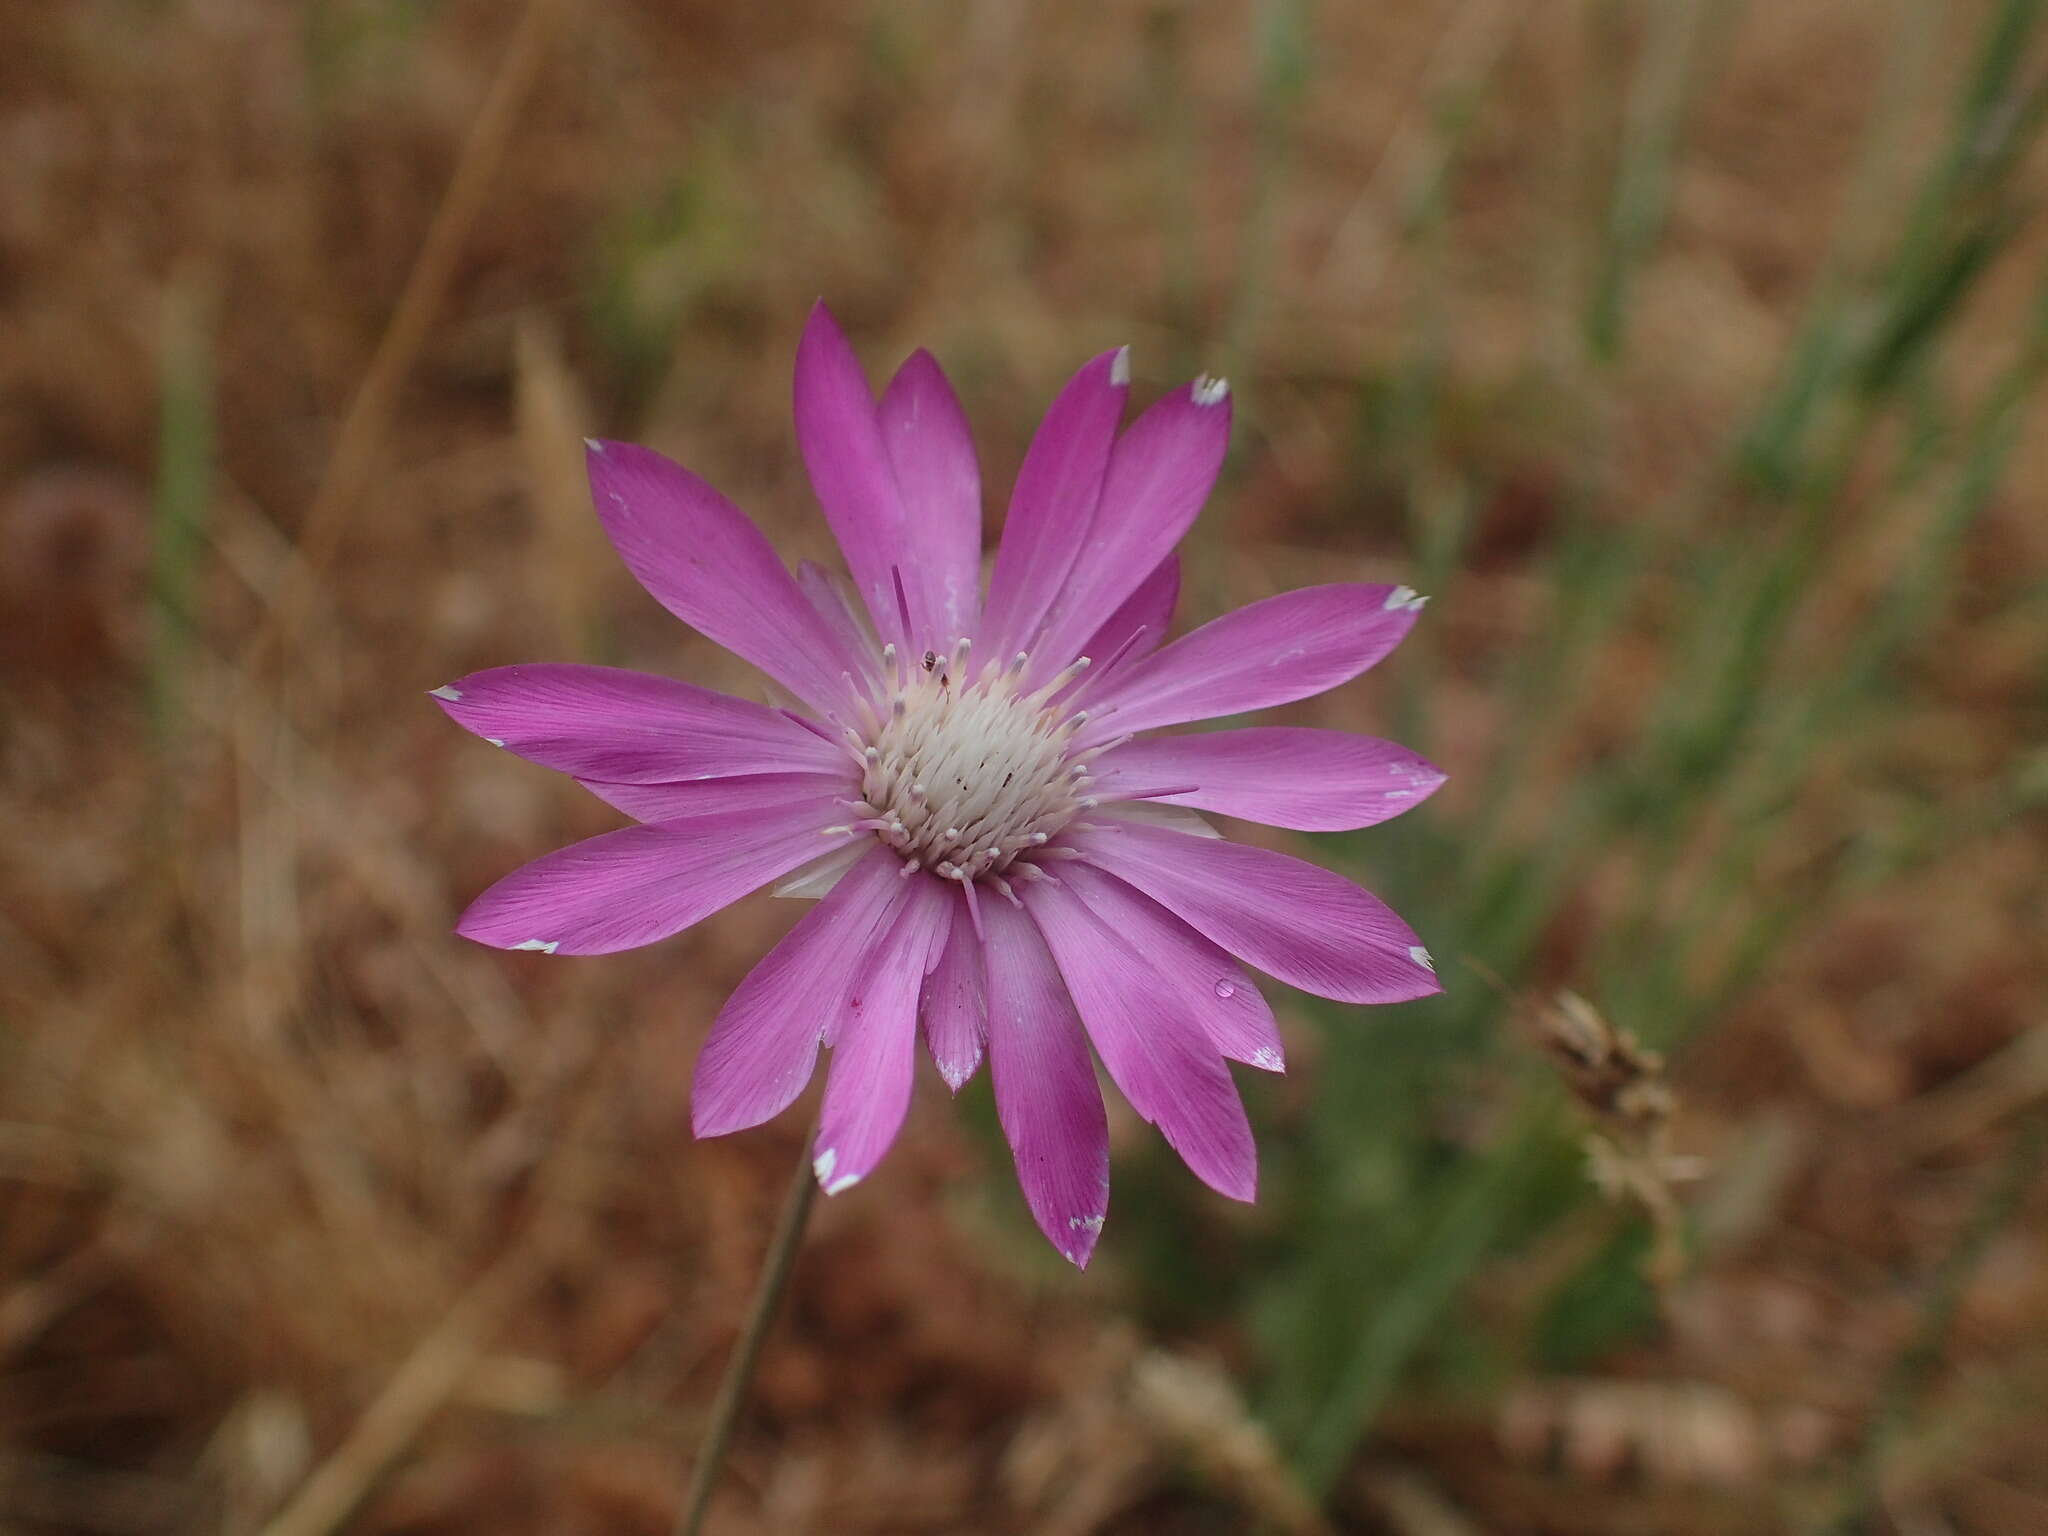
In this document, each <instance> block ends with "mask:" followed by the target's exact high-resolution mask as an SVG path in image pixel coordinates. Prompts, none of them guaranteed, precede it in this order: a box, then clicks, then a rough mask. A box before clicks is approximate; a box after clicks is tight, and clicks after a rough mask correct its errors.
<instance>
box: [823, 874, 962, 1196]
mask: <svg viewBox="0 0 2048 1536" xmlns="http://www.w3.org/2000/svg"><path fill="white" fill-rule="evenodd" d="M905 884H906V885H907V886H908V887H909V889H908V892H907V893H906V896H905V899H904V903H903V909H902V911H901V912H899V913H898V914H897V917H896V921H895V923H894V925H893V926H892V927H891V928H890V930H889V933H888V936H887V937H886V938H885V939H884V940H883V941H882V942H881V943H880V944H879V945H877V946H876V947H875V949H874V951H873V952H872V954H870V956H869V957H868V961H867V964H866V965H865V966H864V967H862V968H861V970H860V971H859V972H858V975H857V980H856V982H855V985H854V988H853V990H852V991H851V992H850V993H849V994H848V995H847V999H846V1004H845V1011H844V1013H843V1015H842V1022H841V1024H840V1027H839V1030H838V1032H837V1043H836V1044H835V1045H834V1046H833V1048H832V1071H831V1075H830V1076H829V1077H828V1078H827V1079H826V1081H825V1103H824V1106H823V1108H822V1109H821V1110H820V1112H819V1117H818V1142H817V1149H816V1155H815V1157H814V1158H813V1160H812V1163H813V1167H814V1168H815V1170H816V1172H817V1175H818V1183H819V1185H820V1186H821V1187H822V1188H823V1189H824V1191H825V1193H826V1194H828V1195H836V1194H838V1193H839V1192H840V1191H841V1190H843V1189H850V1188H852V1187H853V1186H854V1185H855V1184H858V1183H859V1182H860V1181H861V1180H862V1179H864V1178H866V1177H867V1176H868V1175H869V1174H870V1173H872V1172H873V1171H874V1168H875V1165H876V1164H877V1163H879V1162H881V1160H882V1156H883V1154H884V1153H886V1152H887V1151H888V1150H889V1145H890V1143H891V1142H893V1141H895V1139H896V1132H897V1131H898V1130H899V1129H901V1128H902V1125H903V1116H904V1112H905V1111H906V1110H908V1109H909V1108H910V1083H911V1069H912V1067H913V1065H914V1064H915V1060H916V1055H917V997H918V992H919V990H920V989H921V988H922V986H923V985H924V978H925V975H926V973H927V972H928V971H929V970H930V969H931V965H932V961H933V958H934V956H935V955H936V954H937V953H938V951H939V947H940V946H941V945H943V944H944V943H945V941H946V932H947V922H948V918H949V917H950V914H951V908H952V903H951V901H950V900H949V893H948V892H947V891H945V890H943V889H942V888H941V882H939V881H938V880H936V879H933V878H931V877H930V876H923V877H917V878H913V879H911V880H908V881H906V882H905Z"/></svg>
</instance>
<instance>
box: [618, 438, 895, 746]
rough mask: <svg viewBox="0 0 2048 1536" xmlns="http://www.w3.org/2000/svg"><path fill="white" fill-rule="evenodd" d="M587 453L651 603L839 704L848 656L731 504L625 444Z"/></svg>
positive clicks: (798, 688)
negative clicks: (651, 597)
mask: <svg viewBox="0 0 2048 1536" xmlns="http://www.w3.org/2000/svg"><path fill="white" fill-rule="evenodd" d="M588 462H589V466H590V495H591V500H592V501H593V502H594V503H595V505H596V507H597V515H598V517H599V519H600V520H601V521H602V522H603V524H604V530H605V533H606V535H607V536H608V537H609V538H610V539H611V541H612V545H613V547H614V548H616V549H617V550H618V552H619V555H620V557H621V558H622V559H623V560H624V561H625V562H626V566H627V568H628V569H629V570H631V571H632V573H633V575H634V577H635V579H637V580H638V581H639V583H640V585H641V586H643V587H645V588H646V589H647V590H648V592H649V593H650V594H651V595H652V596H653V598H654V600H655V601H656V602H658V603H660V604H661V606H662V607H664V608H666V609H667V610H668V611H669V612H670V613H672V614H674V615H675V616H676V617H677V618H679V619H681V620H682V621H683V622H684V623H685V624H688V625H689V626H690V627H691V628H692V629H695V630H697V631H698V632H699V633H700V634H702V635H704V636H705V637H706V638H707V639H710V640H715V641H716V642H717V643H718V644H720V645H722V646H724V647H725V648H726V649H727V650H729V651H731V652H732V653H733V654H734V655H735V656H738V657H741V658H742V659H744V660H746V661H750V662H752V663H753V664H754V665H755V666H757V667H759V668H760V669H761V670H762V671H763V672H766V673H767V674H768V675H769V676H770V677H772V678H774V679H775V680H776V681H777V682H779V683H781V684H782V685H783V686H784V687H785V688H787V689H789V691H790V692H791V693H793V694H795V695H796V696H797V697H798V698H800V699H802V700H803V701H804V702H805V703H806V704H809V705H810V706H811V707H812V708H813V709H817V710H820V711H828V710H833V709H837V708H839V707H841V706H842V705H843V704H844V702H845V700H846V685H845V683H844V682H843V681H842V680H841V678H842V674H844V673H845V672H846V671H848V670H849V669H857V666H858V663H857V661H856V660H855V659H854V658H852V657H849V656H848V655H846V654H845V652H844V649H843V647H842V646H841V645H840V643H839V642H838V640H837V639H836V638H835V637H834V636H833V634H832V632H831V631H830V630H828V629H827V628H826V627H825V624H824V621H823V620H821V619H820V618H819V617H818V615H817V613H816V612H815V611H814V610H813V609H812V607H811V605H810V604H809V603H807V602H805V601H804V598H803V594H802V593H801V592H799V591H798V590H797V586H796V583H795V582H794V581H793V580H791V579H790V574H789V572H788V571H786V570H784V569H783V566H782V562H781V560H779V559H778V558H777V557H776V554H775V550H774V548H773V547H772V546H771V545H770V544H769V543H768V541H767V539H765V538H764V537H762V534H761V530H760V529H758V528H756V527H755V526H754V525H753V524H752V523H751V522H749V521H747V518H746V516H745V515H744V514H743V513H742V512H741V511H740V510H739V508H737V507H735V506H734V505H733V504H732V503H731V502H729V501H727V500H726V499H725V498H724V497H723V496H721V495H719V494H718V492H716V491H714V490H713V489H712V488H711V487H710V486H708V485H706V484H705V483H704V482H703V481H702V480H700V479H698V478H697V477H696V476H695V475H693V474H691V473H690V472H689V471H688V470H686V469H684V468H683V467H682V466H681V465H680V464H676V463H673V462H671V461H670V460H668V459H665V458H663V457H662V456H661V455H660V454H658V453H655V452H654V451H653V450H651V449H648V448H641V447H637V446H635V445H634V444H632V443H592V444H591V445H590V453H589V459H588Z"/></svg>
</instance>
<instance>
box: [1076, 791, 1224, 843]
mask: <svg viewBox="0 0 2048 1536" xmlns="http://www.w3.org/2000/svg"><path fill="white" fill-rule="evenodd" d="M1088 819H1089V820H1090V821H1142V822H1144V823H1145V825H1147V826H1148V827H1167V828H1170V829H1171V830H1173V831H1175V832H1185V833H1186V834H1187V835H1188V836H1189V837H1221V836H1222V835H1223V834H1222V833H1221V832H1218V831H1217V830H1216V828H1215V827H1214V826H1212V825H1211V824H1210V823H1209V821H1208V820H1207V819H1206V818H1205V817H1204V816H1203V815H1202V813H1201V812H1199V811H1191V810H1189V809H1187V807H1185V806H1180V805H1161V804H1160V803H1159V802H1158V801H1157V800H1111V801H1108V802H1106V803H1105V804H1103V805H1101V806H1099V807H1098V808H1096V809H1095V810H1093V811H1090V812H1089V813H1088Z"/></svg>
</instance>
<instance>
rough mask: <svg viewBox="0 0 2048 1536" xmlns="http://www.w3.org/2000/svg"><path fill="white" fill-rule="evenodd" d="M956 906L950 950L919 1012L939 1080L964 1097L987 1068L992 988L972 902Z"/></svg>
mask: <svg viewBox="0 0 2048 1536" xmlns="http://www.w3.org/2000/svg"><path fill="white" fill-rule="evenodd" d="M951 905H952V909H953V915H952V925H951V927H950V928H949V930H948V931H947V934H946V947H945V951H944V953H943V954H942V955H941V956H940V957H939V963H938V965H937V967H936V968H934V970H933V971H932V973H931V975H930V976H928V977H926V978H925V983H924V999H923V1002H922V1003H921V1005H920V1006H919V1009H918V1012H919V1016H920V1018H921V1019H922V1020H923V1023H924V1040H925V1045H926V1046H927V1047H928V1048H929V1049H930V1051H931V1053H932V1061H933V1063H934V1064H935V1065H936V1066H937V1067H938V1069H939V1076H941V1077H943V1078H944V1079H945V1080H946V1086H947V1087H948V1088H950V1089H952V1090H953V1091H954V1092H955V1093H958V1092H959V1091H960V1089H961V1087H962V1085H963V1084H965V1083H966V1082H967V1080H968V1079H969V1078H971V1077H973V1076H974V1071H975V1068H977V1067H979V1066H980V1065H981V1053H982V1049H983V1047H985V1046H986V1045H987V1044H988V985H987V980H986V977H985V975H984V970H983V966H982V961H981V937H980V935H979V934H977V933H976V932H975V931H974V923H973V921H972V920H971V919H970V918H969V917H968V914H967V903H966V902H965V901H963V900H961V899H960V898H959V897H958V896H955V897H953V898H952V901H951Z"/></svg>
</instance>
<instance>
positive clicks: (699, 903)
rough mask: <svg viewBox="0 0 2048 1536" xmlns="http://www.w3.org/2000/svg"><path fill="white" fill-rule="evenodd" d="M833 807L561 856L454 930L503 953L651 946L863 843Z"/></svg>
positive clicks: (645, 834)
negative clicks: (841, 829)
mask: <svg viewBox="0 0 2048 1536" xmlns="http://www.w3.org/2000/svg"><path fill="white" fill-rule="evenodd" d="M835 813H836V814H840V815H843V814H844V813H843V812H841V811H840V810H839V808H838V807H836V806H834V805H833V804H832V802H831V801H830V800H802V801H796V802H791V803H788V804H785V805H783V806H782V807H780V808H779V809H775V810H741V811H714V812H710V813H708V814H705V815H700V816H686V817H683V818H681V819H679V820H676V821H665V822H659V823H656V824H654V825H651V826H641V827H627V828H625V829H623V830H622V831H618V832H607V833H605V834H604V835H603V836H602V837H593V838H590V839H588V840H587V841H585V842H581V843H573V844H571V845H570V846H569V847H567V848H560V849H557V850H556V851H555V852H553V853H551V854H548V855H547V856H546V857H544V858H539V859H536V860H534V861H533V862H532V863H531V864H528V865H526V866H525V867H523V868H521V869H515V870H514V871H512V873H511V874H509V875H507V876H506V877H505V878H504V879H502V880H500V881H499V882H498V883H497V884H496V885H494V886H492V887H491V888H490V889H489V890H487V891H485V892H484V893H483V895H481V896H479V897H477V899H476V900H475V901H473V902H472V903H470V907H469V910H468V911H467V912H465V913H463V914H462V921H461V922H460V923H458V924H457V925H456V929H455V931H456V932H457V933H459V934H461V935H463V937H465V938H470V939H475V940H476V941H477V942H478V943H479V944H489V945H492V946H494V947H495V948H498V949H541V950H546V951H547V952H548V953H550V954H564V955H603V954H610V953H612V952H613V951H614V950H621V949H633V948H636V947H637V946H639V945H642V944H652V943H653V942H654V941H655V940H656V939H665V938H667V937H668V936H669V935H670V934H672V933H680V932H681V931H682V930H683V929H685V928H687V927H689V926H690V925H691V924H692V923H695V922H698V921H700V920H701V919H703V918H706V917H709V916H710V915H711V914H712V913H713V912H716V911H717V910H718V909H719V908H720V907H724V906H729V905H731V904H732V903H733V902H735V901H738V900H739V899H740V897H742V896H744V895H746V894H747V892H749V891H751V890H753V889H755V888H756V887H757V886H762V885H766V884H767V883H768V882H769V881H771V880H773V879H775V878H776V877H777V876H779V875H785V874H787V873H789V871H790V870H792V869H795V868H796V867H797V866H798V865H799V864H804V863H808V862H809V861H811V860H812V859H815V858H817V857H818V856H819V855H820V854H821V853H829V852H831V851H832V849H833V848H835V847H836V846H838V845H839V844H840V843H843V842H847V841H849V840H851V838H852V837H854V836H855V834H853V833H850V832H849V833H843V834H840V835H839V836H838V837H836V838H828V837H825V836H823V835H821V829H822V828H824V827H826V826H829V825H831V824H832V822H833V821H834V819H835Z"/></svg>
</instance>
